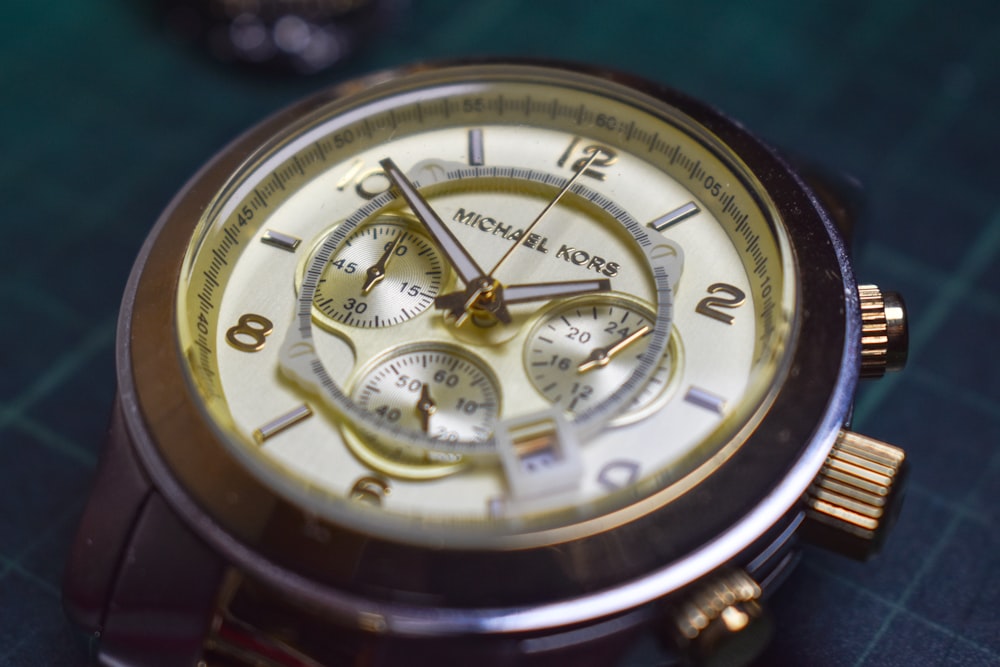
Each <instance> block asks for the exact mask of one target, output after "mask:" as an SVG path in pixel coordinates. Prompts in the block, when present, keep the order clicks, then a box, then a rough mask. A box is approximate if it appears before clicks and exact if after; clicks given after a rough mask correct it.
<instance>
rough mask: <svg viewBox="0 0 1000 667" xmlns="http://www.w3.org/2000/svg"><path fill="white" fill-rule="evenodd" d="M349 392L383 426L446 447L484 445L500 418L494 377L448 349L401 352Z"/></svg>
mask: <svg viewBox="0 0 1000 667" xmlns="http://www.w3.org/2000/svg"><path fill="white" fill-rule="evenodd" d="M353 393H354V399H355V400H356V401H357V403H358V405H360V406H361V407H363V408H365V409H366V410H368V411H370V412H373V413H375V414H376V415H378V416H379V417H380V418H381V419H383V420H385V421H386V422H388V423H390V424H393V425H398V426H402V427H404V428H408V429H410V430H413V431H422V432H423V433H426V434H427V435H429V436H430V437H432V438H435V439H437V440H444V441H450V442H458V441H464V442H480V441H483V440H486V439H487V438H488V437H489V436H490V435H492V433H493V427H494V424H495V423H496V420H497V415H498V414H499V413H500V397H499V390H498V389H497V381H496V378H495V377H494V376H493V374H492V373H491V372H490V371H489V370H488V369H487V367H486V366H485V365H484V364H483V363H482V362H481V361H479V360H478V359H475V358H473V357H472V356H471V355H468V354H465V353H462V352H459V351H458V350H457V349H454V348H452V347H451V346H437V345H428V346H416V347H411V348H409V349H403V350H401V351H399V352H397V353H396V354H393V355H391V356H389V357H388V358H386V359H383V360H382V361H380V362H378V363H377V364H376V365H375V366H374V367H372V368H371V369H370V370H368V371H367V372H366V373H365V374H364V376H362V377H361V378H360V379H359V380H358V382H357V384H356V385H355V390H354V392H353Z"/></svg>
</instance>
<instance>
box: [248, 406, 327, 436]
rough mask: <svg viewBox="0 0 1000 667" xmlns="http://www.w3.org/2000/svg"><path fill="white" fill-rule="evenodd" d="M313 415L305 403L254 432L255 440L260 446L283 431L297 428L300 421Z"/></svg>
mask: <svg viewBox="0 0 1000 667" xmlns="http://www.w3.org/2000/svg"><path fill="white" fill-rule="evenodd" d="M312 414H313V412H312V408H310V407H309V406H308V405H307V404H305V403H303V404H302V405H300V406H298V407H296V408H293V409H292V410H289V411H288V412H286V413H285V414H283V415H281V416H279V417H276V418H274V419H272V420H271V421H269V422H268V423H266V424H264V425H263V426H261V427H260V428H258V429H257V430H256V431H254V432H253V439H254V440H255V441H256V442H257V444H258V445H262V444H264V441H265V440H267V439H268V438H272V437H274V436H276V435H278V434H279V433H281V432H282V431H284V430H286V429H289V428H291V427H293V426H295V425H296V424H298V423H299V422H300V421H303V420H304V419H308V418H309V417H312Z"/></svg>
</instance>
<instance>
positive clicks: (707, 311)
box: [695, 283, 747, 324]
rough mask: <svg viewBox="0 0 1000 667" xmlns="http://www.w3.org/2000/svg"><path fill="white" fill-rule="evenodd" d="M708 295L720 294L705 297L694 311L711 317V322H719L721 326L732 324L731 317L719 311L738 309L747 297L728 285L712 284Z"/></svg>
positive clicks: (738, 289) (741, 291) (736, 288)
mask: <svg viewBox="0 0 1000 667" xmlns="http://www.w3.org/2000/svg"><path fill="white" fill-rule="evenodd" d="M708 293H709V294H712V295H720V294H721V296H706V297H705V298H704V299H702V300H701V301H699V302H698V307H697V308H695V311H696V312H698V313H700V314H702V315H706V316H708V317H711V318H712V319H713V320H719V321H720V322H722V323H723V324H732V323H733V316H732V315H730V314H729V313H724V312H722V311H721V310H719V309H720V308H726V309H733V308H739V307H740V306H742V305H743V304H744V302H746V300H747V295H746V294H744V293H743V290H741V289H740V288H739V287H735V286H733V285H730V284H728V283H713V284H711V285H709V287H708Z"/></svg>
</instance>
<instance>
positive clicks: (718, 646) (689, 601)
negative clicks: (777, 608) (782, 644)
mask: <svg viewBox="0 0 1000 667" xmlns="http://www.w3.org/2000/svg"><path fill="white" fill-rule="evenodd" d="M761 595H762V591H761V587H760V585H759V584H758V583H757V582H756V581H754V580H753V578H752V577H750V575H748V574H747V573H746V572H744V571H743V570H734V569H727V570H723V571H721V572H718V573H716V574H715V575H712V576H711V577H709V578H708V579H707V580H705V581H703V582H702V583H700V584H698V585H697V586H696V587H695V588H694V589H693V590H692V591H691V592H690V593H688V595H687V597H686V598H684V599H683V600H682V601H681V602H680V604H678V605H677V606H676V607H675V608H674V611H673V615H672V620H673V624H674V628H673V632H672V633H671V634H672V635H673V636H674V641H675V643H676V644H677V645H679V648H680V649H681V651H682V652H683V654H684V656H685V657H686V658H687V660H688V662H689V663H693V664H697V665H711V666H712V667H724V666H726V665H742V664H746V662H747V661H749V660H751V659H752V658H753V657H755V656H756V655H757V654H758V653H760V651H761V650H762V649H763V648H764V646H766V645H767V642H768V640H769V639H770V634H771V632H770V631H771V624H770V623H769V622H768V618H767V616H766V615H765V614H764V610H763V608H762V607H761V604H760V598H761Z"/></svg>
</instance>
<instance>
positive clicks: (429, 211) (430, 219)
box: [379, 158, 486, 285]
mask: <svg viewBox="0 0 1000 667" xmlns="http://www.w3.org/2000/svg"><path fill="white" fill-rule="evenodd" d="M379 164H381V165H382V169H384V170H385V174H386V176H388V177H389V180H390V181H391V182H392V184H393V185H394V186H396V189H397V190H399V194H401V195H403V199H405V200H406V203H407V204H409V205H410V208H411V209H412V210H413V213H414V214H415V215H416V216H417V218H418V219H419V220H420V222H421V223H423V225H424V227H425V228H426V229H427V231H428V232H429V233H430V235H431V236H432V237H433V238H434V241H436V242H437V245H438V247H439V248H441V252H443V253H444V255H445V257H447V258H448V262H449V263H450V264H451V265H452V267H454V269H455V272H456V273H457V274H458V277H459V278H461V279H462V282H463V283H465V284H466V285H472V284H476V283H479V282H482V280H483V279H484V278H486V274H485V273H483V270H482V269H481V268H480V267H479V265H478V264H476V260H474V259H472V256H471V255H470V254H469V253H468V252H467V251H466V249H465V246H463V245H462V244H461V243H460V242H459V241H458V239H457V238H456V237H455V235H454V234H453V233H452V232H451V230H450V229H448V227H447V226H446V225H445V224H444V222H442V221H441V218H440V217H438V214H437V212H435V211H434V209H433V208H431V205H430V204H428V203H427V200H426V199H424V198H423V196H422V195H421V194H420V193H419V192H418V191H417V189H416V188H415V187H414V186H413V183H411V182H410V180H409V179H408V178H406V175H405V174H403V172H402V171H400V169H399V167H397V166H396V163H395V162H393V161H392V159H391V158H385V159H384V160H381V161H380V162H379Z"/></svg>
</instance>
